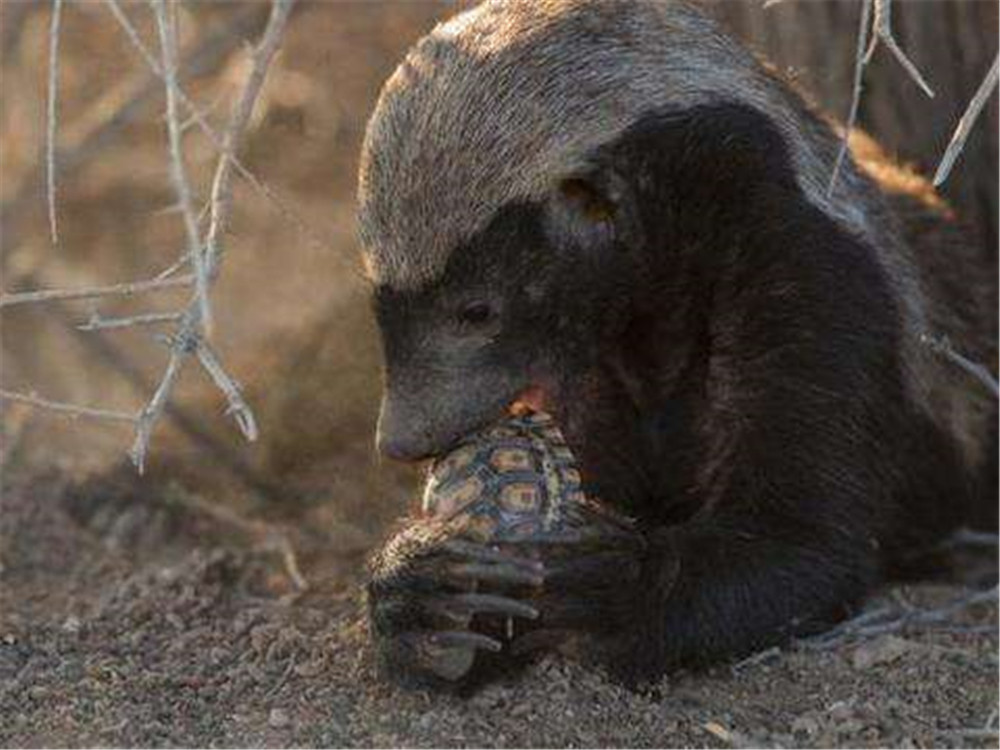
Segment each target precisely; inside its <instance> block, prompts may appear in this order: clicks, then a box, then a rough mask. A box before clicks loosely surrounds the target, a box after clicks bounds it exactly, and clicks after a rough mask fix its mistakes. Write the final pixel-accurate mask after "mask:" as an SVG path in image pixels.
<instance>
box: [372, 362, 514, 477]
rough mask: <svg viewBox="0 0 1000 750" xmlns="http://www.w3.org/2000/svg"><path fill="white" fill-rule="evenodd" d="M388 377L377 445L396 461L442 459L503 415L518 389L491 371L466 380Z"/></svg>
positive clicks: (457, 378) (471, 375) (380, 415)
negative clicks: (401, 379) (451, 448)
mask: <svg viewBox="0 0 1000 750" xmlns="http://www.w3.org/2000/svg"><path fill="white" fill-rule="evenodd" d="M399 381H400V379H398V378H390V379H389V380H388V382H387V384H386V386H385V390H384V392H383V396H382V406H381V409H380V411H379V417H378V428H377V431H376V446H377V448H378V451H379V453H381V454H382V455H383V456H386V457H387V458H391V459H394V460H397V461H419V460H422V459H426V458H430V457H433V456H437V455H440V454H442V453H445V452H447V451H448V449H449V448H450V447H451V446H452V445H453V444H454V443H456V442H457V441H458V440H460V439H461V438H462V437H464V436H465V435H468V434H469V433H471V432H474V431H476V430H479V429H480V428H482V427H484V426H486V425H487V424H489V423H490V422H493V421H494V420H496V419H498V418H499V417H500V416H502V415H503V413H504V411H505V409H506V407H507V406H508V404H510V402H511V401H513V400H514V398H515V397H516V395H517V388H516V387H510V385H509V384H504V383H502V382H498V379H496V378H491V377H490V375H489V373H486V374H482V373H479V374H477V373H468V374H467V377H452V378H448V377H441V376H440V375H439V374H437V375H432V374H428V375H424V376H418V377H414V378H412V379H404V380H403V382H399Z"/></svg>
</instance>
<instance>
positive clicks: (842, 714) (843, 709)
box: [826, 701, 854, 721]
mask: <svg viewBox="0 0 1000 750" xmlns="http://www.w3.org/2000/svg"><path fill="white" fill-rule="evenodd" d="M826 713H827V715H829V717H830V718H831V719H832V720H833V721H847V720H848V719H850V718H851V717H852V716H854V709H853V708H852V707H851V704H850V703H848V702H847V701H837V702H836V703H834V704H832V705H831V706H830V707H829V708H828V709H827V710H826Z"/></svg>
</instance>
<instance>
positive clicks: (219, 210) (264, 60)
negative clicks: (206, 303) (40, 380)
mask: <svg viewBox="0 0 1000 750" xmlns="http://www.w3.org/2000/svg"><path fill="white" fill-rule="evenodd" d="M158 2H162V0H158ZM292 2H293V0H273V2H272V4H271V15H270V17H269V18H268V22H267V27H266V28H265V29H264V34H263V36H262V38H261V41H260V43H259V44H258V45H257V47H256V48H255V50H254V52H253V57H252V66H251V70H250V75H249V76H248V77H247V81H246V83H245V84H244V87H243V91H242V93H241V94H240V96H239V98H238V99H237V101H236V105H235V106H234V108H233V112H232V114H231V116H230V120H229V125H228V127H227V128H226V133H225V137H224V142H223V144H224V147H223V149H222V153H221V154H220V156H219V163H218V166H217V167H216V170H215V178H214V180H213V182H212V197H211V218H210V223H209V229H208V232H207V233H206V237H205V241H204V243H203V245H199V247H198V248H193V247H192V248H190V249H189V251H188V252H189V254H191V257H192V258H194V257H195V254H196V253H197V254H198V255H200V254H201V253H202V252H203V251H202V248H204V253H205V256H204V272H205V274H206V281H209V282H210V281H213V280H214V278H215V275H216V273H217V269H218V263H219V255H220V251H221V235H222V233H223V232H224V231H225V229H226V227H227V226H228V222H229V215H230V213H231V210H232V170H233V166H232V165H233V160H232V159H230V158H229V154H230V153H232V152H233V151H234V150H235V149H236V147H237V145H238V144H239V142H240V140H241V139H242V137H243V133H244V131H245V130H246V126H247V123H248V122H249V120H250V115H251V114H252V113H253V108H254V105H255V104H256V102H257V98H258V97H259V95H260V92H261V90H262V88H263V86H264V81H265V79H266V77H267V70H268V67H269V66H270V64H271V61H272V60H273V59H274V55H275V54H276V52H277V50H278V46H279V44H280V41H281V35H282V33H283V31H284V28H285V23H286V21H287V20H288V14H289V12H290V11H291V7H292ZM158 7H159V6H158ZM159 15H160V13H159V11H158V17H159ZM168 23H169V21H168V19H164V21H163V22H162V23H161V24H160V25H161V26H163V27H164V28H166V27H167V25H168ZM164 35H165V36H166V37H167V39H166V41H167V43H168V44H167V45H166V46H165V47H164V49H166V47H167V46H169V41H170V40H169V29H167V30H166V33H165V34H163V33H162V32H161V36H164ZM169 63H170V61H169V59H168V58H167V57H166V56H165V57H164V61H163V71H164V78H165V79H169V67H170V65H169ZM167 88H168V90H169V89H170V84H169V82H168V83H167ZM175 93H176V92H175ZM168 117H170V118H172V119H174V121H175V126H176V125H179V119H178V114H177V112H176V108H173V109H171V108H169V107H168ZM206 322H207V321H206V319H205V317H204V308H203V306H202V305H201V304H200V296H199V295H197V294H196V295H195V298H194V299H193V300H192V302H191V303H190V304H189V306H188V308H187V309H186V310H185V312H184V315H183V317H182V318H181V321H180V323H179V325H178V327H177V331H176V333H175V334H174V335H173V336H172V337H171V338H170V339H169V342H170V357H169V359H168V362H167V368H166V371H165V372H164V374H163V378H162V379H161V380H160V384H159V386H158V387H157V389H156V392H155V393H154V394H153V398H152V399H150V401H149V403H148V404H147V405H146V407H145V408H144V409H143V410H142V414H141V415H140V418H139V423H138V426H137V429H136V437H135V441H134V443H133V445H132V449H131V451H130V455H131V457H132V460H133V462H134V463H135V465H136V467H137V468H138V469H139V471H140V472H142V470H143V465H144V461H145V457H146V454H147V452H148V450H149V441H150V439H151V437H152V432H153V427H154V426H155V424H156V422H157V420H158V419H159V417H160V415H161V414H162V412H163V409H164V407H165V406H166V403H167V401H168V400H169V398H170V393H171V391H172V390H173V387H174V384H175V382H176V380H177V375H178V374H179V372H180V368H181V366H182V364H183V360H184V359H185V358H186V357H187V356H188V355H190V354H195V355H198V359H199V361H200V362H201V363H202V366H203V367H205V369H206V371H207V372H208V373H209V375H210V376H211V377H212V379H213V381H214V382H215V383H216V385H217V386H218V387H219V388H220V389H221V390H222V391H223V393H224V394H225V396H226V398H227V400H228V402H229V412H230V413H231V414H232V415H233V417H234V418H235V419H236V421H237V424H238V425H239V427H240V430H241V431H242V432H243V434H244V436H245V437H246V438H247V439H248V440H254V439H256V437H257V426H256V421H255V420H254V417H253V412H252V411H251V409H250V407H249V405H247V403H246V402H245V401H244V400H243V398H242V395H241V394H240V389H239V386H238V385H237V384H236V382H235V381H234V380H233V379H232V378H231V377H230V376H229V375H227V374H226V373H225V370H224V369H223V368H222V365H221V363H220V362H219V361H218V359H217V358H216V357H215V355H214V354H212V353H211V351H210V350H207V351H208V353H207V354H206V352H205V351H204V350H203V348H204V347H205V346H206V344H205V341H204V332H205V325H206Z"/></svg>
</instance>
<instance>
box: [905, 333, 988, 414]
mask: <svg viewBox="0 0 1000 750" xmlns="http://www.w3.org/2000/svg"><path fill="white" fill-rule="evenodd" d="M920 341H921V343H923V344H924V345H926V346H927V347H928V348H929V349H930V350H931V351H933V352H935V353H936V354H940V355H941V356H942V357H944V358H945V359H947V360H948V361H949V362H952V363H953V364H955V365H956V366H957V367H959V369H961V370H963V371H964V372H966V373H968V374H969V375H971V376H972V377H973V378H975V379H976V380H977V381H979V383H981V384H982V385H983V387H984V388H986V390H988V391H989V392H990V393H991V394H993V397H994V398H1000V386H998V384H997V379H996V378H995V377H993V374H992V373H991V372H990V371H989V370H988V369H987V368H986V366H985V365H982V364H979V363H978V362H973V361H972V360H971V359H968V358H966V357H963V356H962V355H961V354H959V353H958V352H956V351H955V350H954V349H953V348H952V346H951V343H950V342H949V341H948V339H947V338H934V337H933V336H928V335H926V334H925V335H923V336H921V337H920Z"/></svg>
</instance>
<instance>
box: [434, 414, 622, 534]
mask: <svg viewBox="0 0 1000 750" xmlns="http://www.w3.org/2000/svg"><path fill="white" fill-rule="evenodd" d="M423 508H424V512H425V513H427V514H430V515H433V516H437V517H439V518H441V519H442V520H446V521H447V520H449V519H456V520H457V521H460V522H461V524H462V525H463V527H464V528H465V529H466V530H467V531H471V532H473V533H474V534H475V536H478V537H480V538H481V539H482V541H490V542H515V541H525V540H532V541H551V542H574V541H581V540H582V539H584V538H586V537H588V536H590V534H591V533H593V532H595V531H596V530H597V529H595V528H594V520H595V518H594V516H595V513H596V515H598V516H600V515H602V513H601V511H600V509H599V508H597V507H596V504H594V503H591V502H589V501H588V500H587V499H586V498H585V497H584V494H583V492H582V490H581V479H580V472H579V470H578V469H577V468H576V465H575V458H574V456H573V453H572V451H571V450H570V449H569V447H568V446H567V444H566V441H565V439H564V438H563V435H562V432H561V431H560V430H559V428H558V426H557V425H556V423H555V421H554V420H553V419H552V417H551V416H549V415H548V414H545V413H534V414H527V415H522V416H517V417H511V418H510V419H507V420H505V421H503V422H502V423H500V424H499V425H495V426H493V427H489V428H487V429H485V430H483V431H482V432H480V433H478V434H476V435H472V436H470V437H468V438H466V439H465V441H463V442H462V443H461V444H460V445H459V446H458V447H457V448H455V450H453V451H452V452H451V453H449V454H448V455H447V456H444V457H442V458H440V459H439V460H437V461H435V462H434V463H433V464H432V466H431V468H430V471H429V475H428V479H427V484H426V486H425V490H424V498H423ZM602 520H606V521H609V522H611V524H610V525H612V526H613V525H614V522H613V519H610V518H607V519H602ZM599 525H601V526H603V525H604V524H599Z"/></svg>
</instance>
